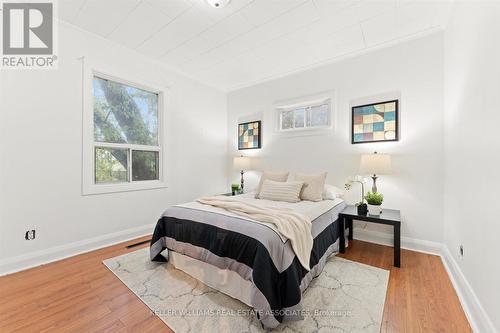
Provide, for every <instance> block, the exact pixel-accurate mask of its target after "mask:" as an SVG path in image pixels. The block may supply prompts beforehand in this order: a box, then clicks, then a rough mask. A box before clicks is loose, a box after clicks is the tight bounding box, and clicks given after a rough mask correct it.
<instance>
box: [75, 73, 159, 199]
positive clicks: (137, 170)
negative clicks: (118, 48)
mask: <svg viewBox="0 0 500 333" xmlns="http://www.w3.org/2000/svg"><path fill="white" fill-rule="evenodd" d="M91 86H92V89H91V91H92V94H91V104H92V140H89V141H91V145H92V147H91V148H92V161H91V165H92V166H93V167H92V171H91V172H92V181H91V184H90V186H87V189H88V188H91V189H92V190H90V191H85V188H84V192H89V193H90V194H91V193H105V192H114V191H120V190H134V189H147V188H155V187H160V185H164V180H163V179H162V178H163V177H162V176H163V175H162V170H163V165H162V164H163V158H162V154H163V153H164V152H163V151H162V149H163V148H162V147H163V145H162V131H161V129H162V122H161V119H162V110H163V108H162V105H163V94H162V92H161V91H158V90H155V89H152V88H148V87H145V86H142V85H139V84H135V83H130V82H128V81H125V80H121V79H117V78H114V77H109V76H107V75H104V74H97V73H93V74H92V83H91ZM89 134H90V133H89ZM89 136H90V135H89ZM89 162H90V161H89ZM87 173H90V172H87ZM88 176H90V175H88ZM87 185H89V184H87Z"/></svg>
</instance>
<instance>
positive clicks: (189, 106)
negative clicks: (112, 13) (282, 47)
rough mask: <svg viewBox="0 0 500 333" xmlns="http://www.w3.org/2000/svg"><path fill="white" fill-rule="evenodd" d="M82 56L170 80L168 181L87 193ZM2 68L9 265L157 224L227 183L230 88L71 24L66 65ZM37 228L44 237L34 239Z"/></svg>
mask: <svg viewBox="0 0 500 333" xmlns="http://www.w3.org/2000/svg"><path fill="white" fill-rule="evenodd" d="M82 55H85V56H87V57H88V58H91V59H92V61H93V62H94V63H97V64H101V65H102V67H101V66H100V67H101V68H112V69H113V72H114V73H123V78H124V79H127V80H130V81H133V82H134V81H135V82H141V81H142V80H147V81H148V82H150V83H152V84H155V85H158V86H159V87H165V86H167V87H170V90H171V96H172V97H173V102H172V103H171V104H172V105H173V106H172V108H171V109H170V110H168V111H167V112H168V117H169V119H170V122H169V124H168V126H167V129H166V130H167V133H168V139H169V140H168V143H167V144H168V146H169V147H168V152H169V156H170V160H169V163H168V166H167V167H168V170H169V177H168V179H167V180H168V181H169V183H170V186H169V188H167V189H157V190H146V191H136V192H124V193H115V194H106V195H91V196H82V195H81V191H82V185H81V183H82V158H81V155H82V83H81V82H82V69H81V63H80V61H79V60H77V57H80V56H82ZM0 77H1V78H0V84H1V86H0V88H1V93H0V107H1V116H0V126H1V128H0V138H1V139H0V148H1V150H0V153H1V156H0V223H1V224H0V237H1V238H0V273H1V272H2V270H3V271H4V272H5V271H6V270H12V269H16V268H20V267H22V265H24V264H36V263H39V262H41V261H43V260H48V259H53V257H54V256H57V255H60V254H61V253H67V254H71V251H76V250H77V249H78V250H82V249H85V248H87V247H88V246H90V245H91V244H94V243H93V242H90V243H89V244H90V245H89V244H87V240H89V239H91V240H99V241H100V243H95V245H103V244H104V243H106V242H107V241H111V240H114V241H117V240H120V239H123V238H124V237H131V236H134V235H137V234H139V233H142V234H145V233H147V232H152V230H153V229H152V228H153V227H152V226H150V225H151V224H154V223H155V222H156V221H157V219H158V217H159V216H160V214H161V213H162V212H163V211H164V210H165V209H166V208H167V207H168V206H169V205H172V204H174V203H178V202H181V201H186V200H192V199H193V198H195V197H197V196H199V195H207V194H213V193H219V192H221V191H224V190H226V189H227V187H228V181H227V169H226V167H227V137H226V133H227V126H226V124H227V111H226V95H225V94H224V93H222V92H220V91H218V90H216V89H213V88H210V87H207V86H204V85H201V84H199V83H196V82H194V81H191V80H189V79H187V78H184V77H182V76H179V75H177V74H175V73H172V72H169V71H167V70H165V69H163V68H161V67H160V66H159V65H158V64H156V63H154V62H152V61H151V60H149V59H147V58H145V57H143V56H140V55H139V54H137V53H135V52H133V51H130V50H128V49H125V48H123V47H120V46H118V45H116V44H113V43H111V42H109V41H107V40H104V39H101V38H99V37H97V36H94V35H91V34H88V33H86V32H82V31H81V30H77V29H76V28H74V27H72V26H70V25H67V24H64V23H61V24H60V28H59V68H58V69H57V70H53V71H12V70H11V71H2V72H1V73H0ZM144 226H146V227H144ZM31 228H36V230H37V237H36V240H33V241H26V240H24V233H25V231H26V230H28V229H31ZM116 233H118V234H116ZM111 236H114V237H111ZM96 237H97V239H96ZM54 247H56V248H54ZM37 255H43V256H42V257H40V258H38V259H36V258H37V257H36V256H37ZM33 258H35V259H33Z"/></svg>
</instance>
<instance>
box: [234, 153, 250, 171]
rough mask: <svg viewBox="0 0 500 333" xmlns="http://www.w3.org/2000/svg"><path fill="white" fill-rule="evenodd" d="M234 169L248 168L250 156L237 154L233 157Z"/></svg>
mask: <svg viewBox="0 0 500 333" xmlns="http://www.w3.org/2000/svg"><path fill="white" fill-rule="evenodd" d="M233 168H234V170H243V171H245V170H250V157H245V156H239V157H235V158H234V159H233Z"/></svg>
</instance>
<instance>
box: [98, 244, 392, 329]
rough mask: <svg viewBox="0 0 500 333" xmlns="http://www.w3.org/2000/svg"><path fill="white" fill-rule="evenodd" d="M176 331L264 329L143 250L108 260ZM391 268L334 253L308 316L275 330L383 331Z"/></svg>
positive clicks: (245, 310)
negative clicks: (357, 261) (381, 328)
mask: <svg viewBox="0 0 500 333" xmlns="http://www.w3.org/2000/svg"><path fill="white" fill-rule="evenodd" d="M104 264H105V265H106V266H107V267H108V268H109V269H110V270H111V271H112V272H113V273H114V274H115V275H116V276H117V277H118V278H119V279H120V280H121V281H122V282H123V283H124V284H125V285H126V286H127V287H128V288H129V289H130V290H132V291H133V292H134V293H135V294H136V295H137V296H138V297H139V298H140V299H141V300H142V301H143V302H144V303H145V304H146V305H147V306H148V307H149V308H150V309H151V310H152V311H153V312H154V313H155V314H157V315H158V316H159V317H160V318H161V320H163V321H164V322H165V324H167V325H168V326H169V327H170V328H172V329H173V330H174V331H175V332H177V333H184V332H221V333H223V332H264V331H263V330H262V328H261V325H260V323H259V321H258V320H257V318H256V316H255V314H254V313H253V312H252V311H251V308H249V307H248V306H247V305H245V304H243V303H241V302H240V301H238V300H235V299H233V298H231V297H229V296H227V295H225V294H223V293H221V292H218V291H217V290H214V289H212V288H210V287H207V286H205V285H204V284H203V283H201V282H199V281H198V280H196V279H194V278H192V277H190V276H189V275H187V274H186V273H184V272H182V271H180V270H177V269H175V268H174V267H173V266H172V265H170V264H157V263H153V262H151V261H150V260H149V249H147V248H146V249H141V250H139V251H136V252H131V253H128V254H125V255H122V256H119V257H115V258H111V259H108V260H105V261H104ZM388 280H389V271H387V270H384V269H380V268H376V267H372V266H367V265H363V264H360V263H356V262H353V261H349V260H345V259H341V258H338V257H335V256H331V257H330V258H329V259H328V262H327V264H326V266H325V269H324V270H323V273H321V275H320V276H319V277H317V278H316V279H314V280H313V281H312V282H311V284H310V286H309V288H308V289H307V290H306V292H305V294H304V299H303V303H304V309H305V310H306V314H305V318H304V320H302V321H297V322H288V323H284V324H281V325H280V326H279V327H278V328H276V329H275V330H274V331H275V332H379V331H380V324H381V322H382V314H383V310H384V303H385V294H386V291H387V283H388Z"/></svg>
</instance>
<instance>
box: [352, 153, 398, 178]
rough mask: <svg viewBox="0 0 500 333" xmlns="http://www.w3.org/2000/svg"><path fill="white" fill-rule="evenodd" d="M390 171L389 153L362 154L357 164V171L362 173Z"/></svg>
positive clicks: (387, 172) (380, 173) (384, 172)
mask: <svg viewBox="0 0 500 333" xmlns="http://www.w3.org/2000/svg"><path fill="white" fill-rule="evenodd" d="M391 172H392V168H391V155H388V154H363V155H361V163H360V165H359V173H361V174H363V175H384V174H389V173H391Z"/></svg>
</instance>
